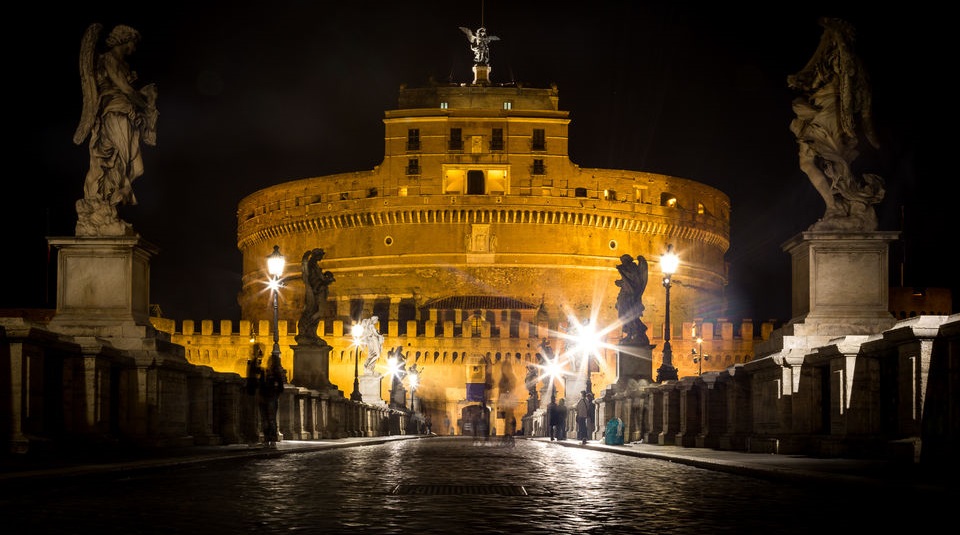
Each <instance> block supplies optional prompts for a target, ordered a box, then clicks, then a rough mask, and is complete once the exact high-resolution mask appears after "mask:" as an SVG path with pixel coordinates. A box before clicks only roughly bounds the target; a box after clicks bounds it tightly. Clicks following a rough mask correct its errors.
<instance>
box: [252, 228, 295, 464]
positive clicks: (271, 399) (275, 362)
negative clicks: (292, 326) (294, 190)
mask: <svg viewBox="0 0 960 535" xmlns="http://www.w3.org/2000/svg"><path fill="white" fill-rule="evenodd" d="M285 263H286V261H285V260H284V258H283V255H282V254H280V246H279V245H274V246H273V253H271V254H270V255H269V256H267V273H269V274H270V280H269V282H268V283H267V287H268V288H270V291H271V292H273V352H272V353H271V354H270V361H269V362H268V363H267V369H266V370H260V369H259V367H258V368H257V369H256V370H254V371H255V374H256V383H257V388H258V389H259V391H260V400H259V405H260V416H261V419H262V424H263V436H264V441H265V442H266V443H267V446H268V447H276V444H277V441H279V440H280V427H279V422H278V420H279V418H278V416H279V413H280V403H279V401H280V396H281V395H282V394H283V388H284V384H286V382H287V372H286V370H284V369H283V364H282V363H281V361H280V287H281V286H283V279H282V276H283V268H284V267H285Z"/></svg>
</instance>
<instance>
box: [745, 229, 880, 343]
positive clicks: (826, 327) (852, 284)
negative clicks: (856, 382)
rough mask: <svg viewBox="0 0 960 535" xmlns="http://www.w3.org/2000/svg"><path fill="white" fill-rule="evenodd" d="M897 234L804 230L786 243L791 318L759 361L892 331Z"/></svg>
mask: <svg viewBox="0 0 960 535" xmlns="http://www.w3.org/2000/svg"><path fill="white" fill-rule="evenodd" d="M898 237H899V233H898V232H879V231H877V232H842V231H837V232H814V231H806V232H801V233H800V234H798V235H797V236H795V237H793V238H791V239H790V240H788V241H787V242H786V243H784V244H783V246H782V249H783V250H784V251H786V252H788V253H790V256H791V258H792V266H793V268H792V278H793V280H792V289H793V295H792V310H791V312H792V316H793V319H791V320H790V321H789V323H788V324H787V325H785V326H784V327H782V328H780V329H777V330H776V331H774V332H773V333H772V334H771V336H770V339H768V340H766V341H764V342H761V343H760V344H757V345H756V347H755V348H754V354H755V358H759V357H762V356H766V355H771V354H773V353H777V352H779V351H781V350H794V351H797V352H801V353H802V352H803V351H806V350H808V349H810V348H814V347H819V346H823V345H826V344H827V343H829V341H830V340H832V339H833V338H836V337H839V336H849V335H869V334H874V333H878V332H883V331H884V330H887V329H890V328H891V327H893V325H894V324H895V323H896V318H894V317H893V315H892V314H890V311H889V309H888V307H889V293H890V288H889V286H890V283H889V268H888V266H889V253H888V249H889V246H890V243H891V242H893V241H894V240H896V239H897V238H898Z"/></svg>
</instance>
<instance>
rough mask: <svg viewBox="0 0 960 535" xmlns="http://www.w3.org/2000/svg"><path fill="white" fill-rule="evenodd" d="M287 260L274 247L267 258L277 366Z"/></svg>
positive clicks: (274, 352) (277, 248) (274, 353)
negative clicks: (281, 292) (282, 293)
mask: <svg viewBox="0 0 960 535" xmlns="http://www.w3.org/2000/svg"><path fill="white" fill-rule="evenodd" d="M285 264H286V260H285V259H284V258H283V255H282V254H280V246H279V245H274V246H273V252H272V253H270V256H268V257H267V273H269V274H270V282H269V283H268V284H267V286H268V287H269V288H270V290H271V291H272V292H273V352H272V353H271V354H270V356H271V358H273V359H276V362H277V365H278V366H279V362H280V287H281V286H283V281H282V280H281V278H280V277H281V276H282V275H283V268H284V266H285Z"/></svg>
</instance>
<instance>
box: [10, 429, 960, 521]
mask: <svg viewBox="0 0 960 535" xmlns="http://www.w3.org/2000/svg"><path fill="white" fill-rule="evenodd" d="M81 461H83V459H80V458H76V459H60V460H59V461H57V462H55V463H50V462H48V463H46V464H44V462H42V461H31V462H34V463H35V464H32V465H31V464H30V463H21V464H20V465H14V464H13V463H11V462H9V461H8V462H7V464H6V465H5V466H3V467H2V468H3V471H2V472H0V512H3V513H5V516H6V518H17V519H18V522H21V521H22V524H19V525H22V526H29V527H28V528H21V531H20V532H22V533H89V532H90V531H91V530H94V529H104V528H110V529H111V531H112V532H116V533H208V532H211V531H213V532H222V531H228V530H229V531H230V532H234V533H236V532H239V533H248V532H257V533H281V532H283V533H289V532H299V533H413V532H417V533H451V532H458V531H460V530H469V531H470V532H473V533H561V532H562V533H571V532H576V533H581V532H582V533H702V532H721V533H759V532H772V533H809V532H810V530H818V531H824V530H825V531H827V532H830V533H835V532H839V531H846V530H849V531H855V532H863V531H864V530H871V529H877V530H880V529H882V530H884V532H886V531H889V530H890V529H894V528H899V527H902V528H909V527H912V528H914V529H916V528H918V527H920V526H922V525H932V524H930V523H933V522H937V521H942V520H946V519H947V515H948V513H949V511H950V509H949V508H948V507H943V506H941V505H940V504H942V503H946V502H948V501H949V502H951V503H956V498H957V493H956V487H955V486H954V485H952V482H951V481H950V480H949V479H947V478H946V477H942V478H931V477H921V476H922V474H920V473H919V472H918V470H917V467H916V466H914V465H910V466H903V465H896V464H891V463H888V462H883V461H866V460H851V459H815V458H808V457H801V456H786V455H768V454H748V453H739V452H724V451H718V450H709V449H703V448H680V447H675V446H659V445H648V444H627V445H622V446H607V445H603V444H600V443H597V442H590V443H588V444H587V445H585V446H584V445H581V444H579V443H577V442H575V441H563V442H551V441H550V440H549V439H540V438H538V439H528V438H523V437H519V438H516V439H515V440H513V441H512V442H511V443H506V442H502V439H501V438H496V437H492V438H490V439H489V440H488V441H474V440H472V439H470V438H463V437H411V436H398V437H374V438H347V439H338V440H329V441H283V442H281V443H280V444H278V447H277V449H266V448H262V447H259V446H246V445H232V446H216V447H202V448H188V449H182V450H168V451H167V452H165V455H164V456H159V457H158V456H153V457H149V458H146V457H144V458H136V457H132V456H131V457H127V458H123V459H112V460H111V459H91V458H86V459H85V461H84V462H81Z"/></svg>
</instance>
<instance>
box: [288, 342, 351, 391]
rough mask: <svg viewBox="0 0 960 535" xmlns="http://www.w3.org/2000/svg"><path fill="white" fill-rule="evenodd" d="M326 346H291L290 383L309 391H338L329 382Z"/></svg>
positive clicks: (328, 353) (329, 348) (328, 355)
mask: <svg viewBox="0 0 960 535" xmlns="http://www.w3.org/2000/svg"><path fill="white" fill-rule="evenodd" d="M331 349H333V348H332V347H330V346H329V345H326V344H300V345H295V346H293V374H292V375H291V377H290V382H291V383H295V384H296V385H297V386H302V387H304V388H309V389H310V390H320V391H325V390H340V388H339V387H338V386H337V385H335V384H333V383H331V382H330V378H329V377H330V350H331Z"/></svg>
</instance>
